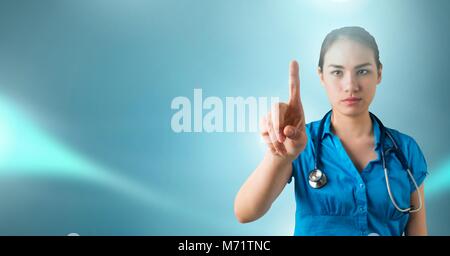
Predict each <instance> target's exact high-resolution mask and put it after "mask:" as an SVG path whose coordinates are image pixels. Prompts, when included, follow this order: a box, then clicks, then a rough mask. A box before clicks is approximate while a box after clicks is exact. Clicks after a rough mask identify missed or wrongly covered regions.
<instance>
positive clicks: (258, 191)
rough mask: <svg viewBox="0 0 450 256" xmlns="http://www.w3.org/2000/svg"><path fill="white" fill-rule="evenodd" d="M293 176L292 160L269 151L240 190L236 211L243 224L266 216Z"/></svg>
mask: <svg viewBox="0 0 450 256" xmlns="http://www.w3.org/2000/svg"><path fill="white" fill-rule="evenodd" d="M291 175H292V160H291V159H288V158H286V157H283V156H278V155H274V154H272V153H271V152H270V151H268V152H267V153H266V154H265V156H264V159H263V160H262V161H261V163H260V164H259V165H258V167H257V168H256V169H255V170H254V171H253V173H252V174H251V175H250V177H249V178H248V179H247V180H246V181H245V183H244V185H242V187H241V189H240V190H239V192H238V194H237V196H236V199H235V203H234V211H235V215H236V217H237V218H238V220H239V221H240V222H242V223H245V222H250V221H254V220H256V219H258V218H260V217H261V216H262V215H264V214H265V213H266V212H267V211H268V210H269V209H270V206H271V205H272V203H273V201H274V200H275V199H276V198H277V197H278V195H279V194H280V193H281V192H282V191H283V189H284V187H285V186H286V183H287V181H288V180H289V178H290V177H291Z"/></svg>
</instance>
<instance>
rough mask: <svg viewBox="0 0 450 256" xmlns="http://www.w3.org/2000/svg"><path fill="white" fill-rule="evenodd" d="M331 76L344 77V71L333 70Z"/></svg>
mask: <svg viewBox="0 0 450 256" xmlns="http://www.w3.org/2000/svg"><path fill="white" fill-rule="evenodd" d="M331 74H332V75H333V76H341V75H342V71H341V70H333V71H331Z"/></svg>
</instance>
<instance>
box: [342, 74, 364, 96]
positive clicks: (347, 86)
mask: <svg viewBox="0 0 450 256" xmlns="http://www.w3.org/2000/svg"><path fill="white" fill-rule="evenodd" d="M342 82H343V89H344V91H345V92H357V91H359V90H360V88H359V84H358V81H357V78H356V77H355V75H353V74H352V73H351V72H349V73H347V74H346V75H345V76H344V79H343V80H342Z"/></svg>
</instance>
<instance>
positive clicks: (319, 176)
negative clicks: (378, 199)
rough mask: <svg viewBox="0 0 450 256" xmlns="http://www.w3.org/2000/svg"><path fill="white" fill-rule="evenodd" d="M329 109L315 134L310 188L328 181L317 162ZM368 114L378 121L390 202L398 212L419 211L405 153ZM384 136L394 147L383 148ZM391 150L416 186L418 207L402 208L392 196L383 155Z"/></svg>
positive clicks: (380, 124)
mask: <svg viewBox="0 0 450 256" xmlns="http://www.w3.org/2000/svg"><path fill="white" fill-rule="evenodd" d="M331 111H332V110H330V111H328V113H326V114H325V116H324V117H323V118H322V120H321V121H320V124H319V130H318V136H317V139H316V140H315V141H314V142H315V143H314V148H315V151H316V158H315V161H314V169H313V170H312V171H311V172H310V173H309V175H308V176H309V177H308V178H309V185H310V186H311V187H312V188H316V189H319V188H322V187H323V186H325V185H326V184H327V182H328V181H327V176H326V175H325V173H324V172H323V171H322V170H320V169H319V163H320V154H321V151H322V133H323V129H324V124H325V120H326V119H327V116H328V115H329V114H330V113H331ZM369 114H370V116H371V117H372V118H373V119H375V121H376V122H377V123H378V125H379V127H380V148H381V161H382V162H383V169H384V177H385V179H386V188H387V191H388V194H389V197H390V199H391V202H392V204H393V205H394V207H395V208H396V209H397V210H398V211H400V212H408V213H409V212H418V211H420V210H421V209H422V198H421V195H420V191H419V187H418V186H417V183H416V180H415V179H414V177H413V175H412V173H411V171H410V170H409V167H408V162H407V160H406V158H405V155H404V154H403V152H402V150H401V149H400V148H399V147H398V145H397V143H396V142H395V140H394V137H392V134H391V133H390V132H389V131H388V130H387V129H386V128H385V127H384V125H383V123H382V122H381V121H380V119H378V118H377V117H376V116H375V115H374V114H372V113H370V112H369ZM386 136H387V137H389V139H390V140H391V141H392V144H393V145H394V147H391V148H389V149H387V150H384V142H385V139H386ZM391 151H392V152H394V154H395V155H396V156H397V158H398V160H399V161H400V163H401V165H402V168H403V169H404V170H406V172H407V173H408V175H409V177H410V179H411V180H412V182H413V184H414V186H415V187H416V190H417V192H418V193H419V207H418V208H415V209H413V208H412V207H409V208H405V209H402V208H400V207H399V206H398V205H397V202H396V201H395V199H394V197H393V196H392V192H391V186H390V184H389V177H388V170H387V165H386V157H385V156H386V155H387V154H388V153H389V152H391Z"/></svg>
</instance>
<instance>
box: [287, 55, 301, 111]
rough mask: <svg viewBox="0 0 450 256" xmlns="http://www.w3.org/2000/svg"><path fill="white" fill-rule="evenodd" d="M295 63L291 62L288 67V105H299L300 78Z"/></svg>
mask: <svg viewBox="0 0 450 256" xmlns="http://www.w3.org/2000/svg"><path fill="white" fill-rule="evenodd" d="M298 69H299V68H298V63H297V61H295V60H293V61H291V63H290V65H289V88H290V90H289V104H290V105H300V78H299V71H298Z"/></svg>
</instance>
